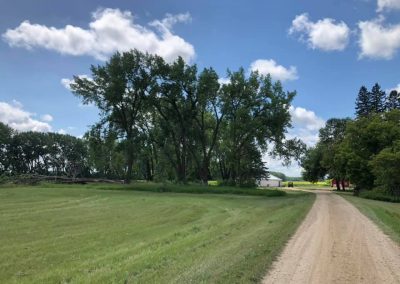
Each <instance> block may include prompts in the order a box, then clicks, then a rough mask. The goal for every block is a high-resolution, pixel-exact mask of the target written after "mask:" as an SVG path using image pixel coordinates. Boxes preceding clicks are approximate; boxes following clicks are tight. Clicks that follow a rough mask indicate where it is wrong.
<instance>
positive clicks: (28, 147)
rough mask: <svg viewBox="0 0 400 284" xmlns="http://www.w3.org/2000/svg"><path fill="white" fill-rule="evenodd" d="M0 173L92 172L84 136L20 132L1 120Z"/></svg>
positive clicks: (71, 174) (53, 173) (47, 173)
mask: <svg viewBox="0 0 400 284" xmlns="http://www.w3.org/2000/svg"><path fill="white" fill-rule="evenodd" d="M0 147H1V148H0V175H2V174H3V175H5V174H6V175H11V174H14V175H15V174H38V175H54V176H57V175H58V176H61V175H63V176H70V177H77V176H78V175H84V176H88V175H90V171H89V167H88V164H87V155H88V148H87V144H86V143H85V141H83V140H82V139H79V138H76V137H73V136H70V135H63V134H57V133H40V132H17V131H15V130H13V129H11V128H10V127H8V126H7V125H5V124H3V123H1V122H0Z"/></svg>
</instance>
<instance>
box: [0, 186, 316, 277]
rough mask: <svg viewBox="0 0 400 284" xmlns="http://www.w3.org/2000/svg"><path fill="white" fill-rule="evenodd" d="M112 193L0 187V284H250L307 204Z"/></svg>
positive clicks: (293, 196)
mask: <svg viewBox="0 0 400 284" xmlns="http://www.w3.org/2000/svg"><path fill="white" fill-rule="evenodd" d="M107 188H112V190H107ZM128 188H129V187H124V189H128ZM99 189H102V190H99ZM115 189H121V186H115V185H90V186H77V185H69V186H57V185H45V186H34V187H12V188H10V187H9V188H7V187H6V188H4V187H3V188H0V224H1V225H0V283H10V282H11V283H32V282H35V283H56V282H57V283H59V282H75V283H76V282H83V283H84V282H93V283H110V282H116V283H124V282H125V283H133V282H134V283H161V282H162V283H189V282H197V283H199V282H203V283H210V282H212V283H216V282H218V283H248V282H257V281H259V280H260V278H261V277H262V276H263V275H264V273H265V270H266V269H267V268H268V266H269V265H270V264H271V262H272V261H273V259H274V258H275V257H276V256H277V254H278V253H279V251H280V250H281V249H282V247H283V246H284V244H285V242H286V241H287V240H288V238H289V236H290V235H291V234H292V233H293V232H294V231H295V229H296V227H297V226H298V225H299V223H300V222H301V220H302V219H303V218H304V216H305V214H306V213H307V211H308V210H309V208H310V207H311V205H312V202H313V200H314V195H312V194H305V193H299V192H293V193H288V194H286V195H285V196H280V197H265V196H247V195H246V196H245V195H215V194H213V195H212V194H185V193H168V192H164V193H154V192H147V191H146V192H145V191H132V190H115ZM130 189H132V188H130ZM133 189H135V186H134V187H133ZM138 189H140V186H138ZM155 191H157V190H155Z"/></svg>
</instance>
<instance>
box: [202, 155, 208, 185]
mask: <svg viewBox="0 0 400 284" xmlns="http://www.w3.org/2000/svg"><path fill="white" fill-rule="evenodd" d="M208 164H209V162H208V159H205V160H203V163H202V166H201V169H200V178H201V181H202V182H203V183H204V184H206V185H207V184H208V174H209V166H208Z"/></svg>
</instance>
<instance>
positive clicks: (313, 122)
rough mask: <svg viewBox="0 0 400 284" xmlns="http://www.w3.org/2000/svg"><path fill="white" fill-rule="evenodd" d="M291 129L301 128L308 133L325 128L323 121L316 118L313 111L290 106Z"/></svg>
mask: <svg viewBox="0 0 400 284" xmlns="http://www.w3.org/2000/svg"><path fill="white" fill-rule="evenodd" d="M289 112H290V115H291V117H292V125H293V127H297V128H303V129H306V130H309V131H318V130H319V129H320V128H321V127H324V126H325V120H324V119H322V118H320V117H318V116H317V115H316V114H315V112H314V111H312V110H307V109H305V108H302V107H294V106H290V108H289Z"/></svg>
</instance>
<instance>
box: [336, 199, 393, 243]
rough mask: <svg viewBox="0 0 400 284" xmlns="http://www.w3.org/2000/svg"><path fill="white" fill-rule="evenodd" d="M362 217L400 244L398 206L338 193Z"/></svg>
mask: <svg viewBox="0 0 400 284" xmlns="http://www.w3.org/2000/svg"><path fill="white" fill-rule="evenodd" d="M340 195H341V196H343V197H344V198H345V199H347V200H348V201H350V202H351V203H352V204H354V205H355V206H356V207H357V208H358V209H359V210H360V211H361V212H362V213H363V214H364V215H366V216H367V217H369V218H370V219H371V220H372V221H374V222H375V223H376V224H377V225H378V226H379V227H380V228H381V229H382V230H383V231H384V232H385V233H386V234H387V235H389V236H390V237H391V238H392V239H393V240H394V241H396V242H397V243H399V244H400V204H399V203H388V202H384V201H377V200H370V199H365V198H361V197H356V196H353V195H351V194H350V193H347V194H346V193H340Z"/></svg>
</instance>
